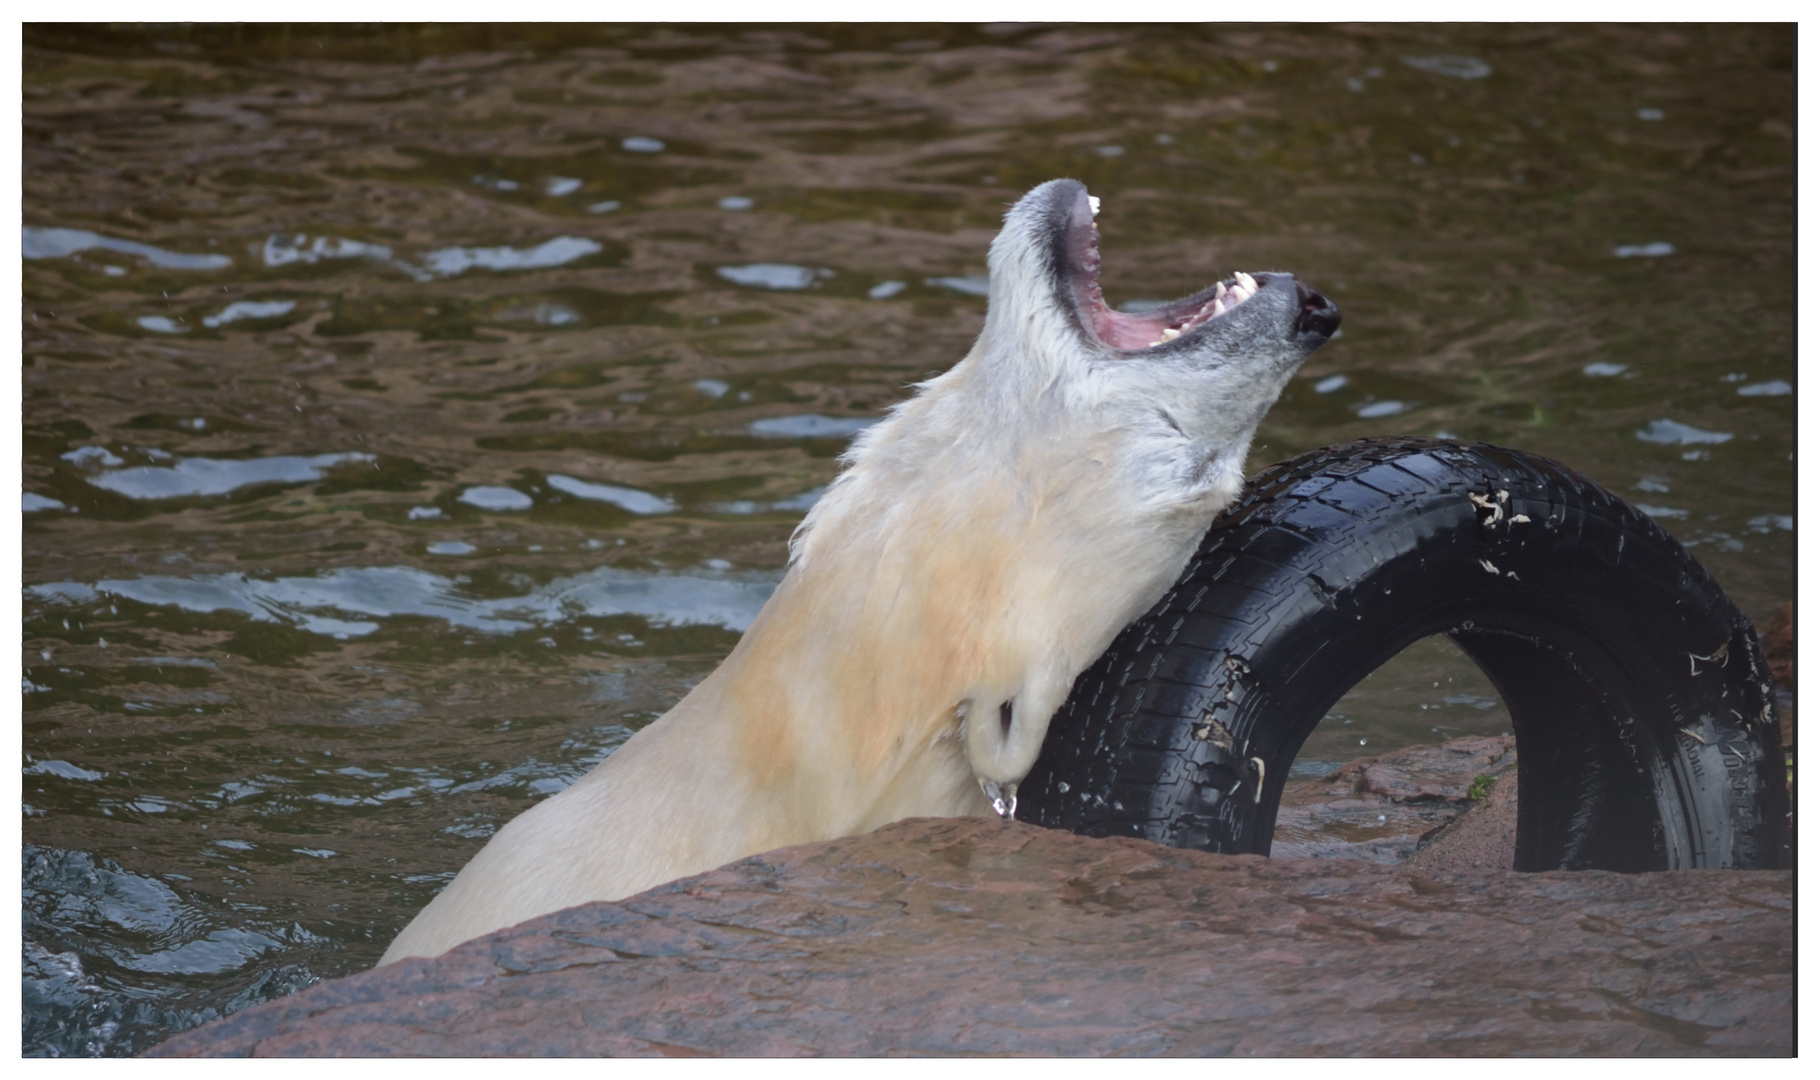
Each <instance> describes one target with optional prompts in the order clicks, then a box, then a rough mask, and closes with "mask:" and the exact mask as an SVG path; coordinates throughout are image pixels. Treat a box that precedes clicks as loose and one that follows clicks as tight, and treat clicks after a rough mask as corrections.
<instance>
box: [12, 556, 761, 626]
mask: <svg viewBox="0 0 1820 1080" xmlns="http://www.w3.org/2000/svg"><path fill="white" fill-rule="evenodd" d="M710 573H713V572H710ZM780 578H781V574H779V573H775V572H766V573H747V574H742V575H734V574H730V573H713V576H708V575H705V574H704V575H693V574H649V573H638V572H634V571H630V570H620V569H616V568H614V567H601V568H599V569H596V570H590V571H588V572H587V573H583V574H576V575H573V576H570V577H563V578H558V579H556V580H555V581H552V582H550V583H549V584H548V585H545V586H543V587H541V588H538V589H534V590H532V591H530V592H528V593H525V594H524V595H522V596H508V597H499V598H493V599H479V598H476V597H472V596H466V595H463V593H462V590H461V584H460V583H459V582H457V581H455V580H453V579H451V578H447V577H443V576H442V575H440V574H433V573H430V572H429V571H428V570H420V569H417V568H416V567H411V566H373V567H343V568H341V569H338V570H331V571H325V572H323V573H319V574H317V575H315V576H313V577H289V578H278V579H276V580H263V579H260V578H255V577H251V576H249V575H247V574H244V573H233V574H212V575H200V576H196V577H160V576H154V577H142V578H132V579H121V580H107V581H99V582H96V583H95V584H94V585H92V586H91V585H86V584H83V583H81V582H71V581H59V582H50V583H47V584H43V585H33V586H28V587H27V588H26V590H25V594H26V596H28V597H30V598H33V599H37V600H39V601H43V602H47V603H62V604H77V605H86V604H92V603H96V602H98V601H99V600H100V598H101V597H102V595H104V594H106V595H110V596H116V597H122V598H125V599H128V600H134V601H137V602H139V603H142V604H152V605H160V606H169V607H177V608H181V609H182V610H185V611H193V612H197V613H202V614H213V613H216V612H238V613H240V614H243V615H246V616H247V617H249V618H251V619H254V620H256V621H259V622H283V623H289V624H291V625H292V626H295V627H297V628H298V629H300V630H306V631H309V632H310V633H316V634H324V635H327V636H329V637H334V638H349V637H364V636H365V635H367V634H371V633H373V632H375V631H377V630H378V629H379V628H380V624H379V623H377V622H372V621H369V620H372V619H396V618H404V617H417V618H433V619H442V620H444V621H446V622H448V623H449V624H450V625H451V626H458V627H463V628H466V629H470V630H478V631H481V632H482V633H489V634H513V633H519V632H521V631H525V630H532V629H537V628H541V627H549V626H556V625H560V624H562V623H565V622H569V621H572V620H575V619H579V618H589V617H593V618H606V617H612V616H616V615H636V616H640V617H642V618H644V619H647V620H649V621H650V622H651V623H653V624H654V625H658V626H721V627H725V628H726V629H728V630H734V631H744V630H745V629H746V627H748V626H750V625H751V623H752V620H753V618H754V617H756V616H757V614H758V610H759V608H761V607H763V606H764V603H765V601H766V600H767V599H769V597H770V595H771V591H772V590H773V589H774V588H776V587H777V582H778V580H779V579H780ZM363 616H364V618H362V617H363Z"/></svg>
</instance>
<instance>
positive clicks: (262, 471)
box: [65, 424, 375, 499]
mask: <svg viewBox="0 0 1820 1080" xmlns="http://www.w3.org/2000/svg"><path fill="white" fill-rule="evenodd" d="M197 426H198V427H201V426H202V425H201V424H198V425H197ZM65 456H66V457H68V456H69V455H65ZM108 458H112V462H111V463H118V461H119V459H118V458H113V456H112V455H111V454H110V455H108ZM108 458H103V459H96V458H94V457H90V458H88V459H86V460H85V461H84V462H83V463H84V464H91V465H92V464H96V463H97V462H98V463H100V464H104V465H105V464H110V461H109V460H108ZM374 460H375V459H374V457H373V455H372V454H362V453H344V454H316V455H314V456H312V457H292V456H289V455H285V456H280V457H269V458H252V459H250V460H247V461H218V460H215V459H213V458H184V459H183V460H180V461H178V462H177V463H176V464H175V465H139V466H135V467H133V468H130V469H118V470H115V471H112V472H103V473H99V474H97V475H94V476H90V477H89V478H88V482H89V483H91V484H93V485H95V486H96V487H98V488H102V489H104V490H107V491H112V492H115V493H117V494H120V495H125V496H126V497H127V498H129V499H177V498H183V497H185V496H206V495H226V494H228V493H229V492H232V491H237V490H239V489H240V488H243V487H251V486H253V485H255V484H307V483H309V482H311V481H314V480H320V479H322V478H323V477H324V476H325V475H327V474H328V472H329V471H330V470H331V469H334V468H337V467H339V466H343V465H350V464H360V463H371V462H372V461H374Z"/></svg>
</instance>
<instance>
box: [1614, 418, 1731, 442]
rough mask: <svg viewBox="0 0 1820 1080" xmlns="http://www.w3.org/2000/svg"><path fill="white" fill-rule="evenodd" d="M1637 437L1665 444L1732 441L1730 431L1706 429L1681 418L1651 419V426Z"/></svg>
mask: <svg viewBox="0 0 1820 1080" xmlns="http://www.w3.org/2000/svg"><path fill="white" fill-rule="evenodd" d="M1637 438H1639V439H1642V440H1643V441H1644V442H1652V443H1662V444H1663V445H1665V446H1689V445H1693V444H1698V443H1727V442H1731V441H1732V435H1731V432H1729V431H1706V430H1704V429H1702V428H1697V427H1695V426H1693V425H1692V424H1683V423H1682V422H1680V421H1679V420H1666V419H1665V420H1651V421H1650V422H1649V426H1648V427H1646V428H1643V429H1642V430H1641V431H1638V432H1637Z"/></svg>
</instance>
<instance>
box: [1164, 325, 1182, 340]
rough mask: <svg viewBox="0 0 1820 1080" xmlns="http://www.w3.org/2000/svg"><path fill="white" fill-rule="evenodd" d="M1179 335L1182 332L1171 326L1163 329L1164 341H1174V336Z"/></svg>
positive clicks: (1177, 336)
mask: <svg viewBox="0 0 1820 1080" xmlns="http://www.w3.org/2000/svg"><path fill="white" fill-rule="evenodd" d="M1181 336H1182V332H1181V331H1180V330H1177V329H1176V328H1175V327H1173V326H1170V327H1165V328H1164V329H1163V340H1164V341H1174V340H1175V339H1176V338H1179V337H1181Z"/></svg>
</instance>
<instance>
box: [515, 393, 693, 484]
mask: <svg viewBox="0 0 1820 1080" xmlns="http://www.w3.org/2000/svg"><path fill="white" fill-rule="evenodd" d="M699 387H700V384H699V383H698V384H697V388H698V389H699ZM726 392H727V391H726V387H725V386H724V385H723V386H722V387H721V393H722V394H724V393H726ZM716 396H719V395H716ZM546 479H548V480H549V483H550V486H551V487H553V488H555V489H556V490H558V491H566V492H568V493H569V494H570V495H573V496H575V497H576V498H578V499H592V500H594V501H595V502H604V503H612V504H613V505H614V506H618V507H620V508H622V509H625V510H630V511H631V512H632V513H634V514H668V513H670V512H671V511H673V510H675V509H676V504H675V503H674V502H671V501H670V500H669V499H665V498H662V497H660V496H657V495H653V494H651V493H650V492H648V491H638V490H636V489H633V488H624V487H615V486H614V485H612V484H591V483H589V482H587V481H586V480H577V479H575V478H574V477H573V476H564V475H562V474H561V473H553V474H551V475H550V476H549V477H547V478H546Z"/></svg>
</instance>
